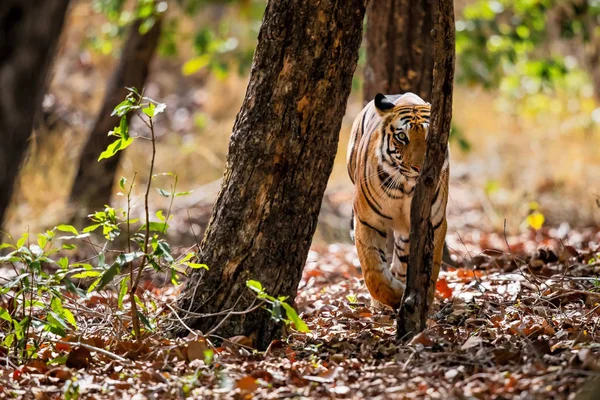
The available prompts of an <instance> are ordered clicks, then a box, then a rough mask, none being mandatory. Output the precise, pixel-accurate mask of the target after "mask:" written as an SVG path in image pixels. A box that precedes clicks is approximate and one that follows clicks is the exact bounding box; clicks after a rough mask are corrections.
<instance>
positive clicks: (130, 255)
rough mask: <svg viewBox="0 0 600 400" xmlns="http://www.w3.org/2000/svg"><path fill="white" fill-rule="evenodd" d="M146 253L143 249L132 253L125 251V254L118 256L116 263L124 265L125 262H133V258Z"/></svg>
mask: <svg viewBox="0 0 600 400" xmlns="http://www.w3.org/2000/svg"><path fill="white" fill-rule="evenodd" d="M143 255H144V253H143V252H141V251H134V252H131V253H125V254H119V257H117V259H116V260H115V264H118V265H119V266H120V267H122V266H123V265H125V264H128V263H130V262H132V261H133V260H135V259H136V258H140V257H142V256H143Z"/></svg>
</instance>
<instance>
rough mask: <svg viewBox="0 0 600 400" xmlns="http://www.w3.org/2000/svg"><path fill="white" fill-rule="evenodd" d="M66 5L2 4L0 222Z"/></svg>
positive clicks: (61, 1) (23, 0)
mask: <svg viewBox="0 0 600 400" xmlns="http://www.w3.org/2000/svg"><path fill="white" fill-rule="evenodd" d="M68 5H69V0H55V1H43V0H38V1H36V0H3V3H2V7H0V138H1V139H2V140H1V141H0V226H1V225H2V223H3V221H4V214H5V212H6V209H7V208H8V205H9V203H10V198H11V196H12V193H13V189H14V184H15V180H16V178H17V174H18V172H19V167H20V166H21V163H22V161H23V159H24V157H25V153H26V151H27V146H28V144H27V141H28V140H29V137H30V136H31V131H32V128H33V121H34V117H35V115H36V113H37V112H38V110H39V108H40V105H41V103H42V97H43V95H44V88H45V83H46V79H47V76H48V71H49V70H50V65H51V61H52V58H53V56H54V51H55V49H56V45H57V43H58V39H59V37H60V32H61V30H62V27H63V22H64V19H65V14H66V12H67V8H68Z"/></svg>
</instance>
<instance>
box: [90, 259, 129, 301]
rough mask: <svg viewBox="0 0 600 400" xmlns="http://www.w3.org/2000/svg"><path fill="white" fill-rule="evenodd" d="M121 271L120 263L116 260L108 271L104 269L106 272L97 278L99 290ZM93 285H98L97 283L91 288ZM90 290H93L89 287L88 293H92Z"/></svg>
mask: <svg viewBox="0 0 600 400" xmlns="http://www.w3.org/2000/svg"><path fill="white" fill-rule="evenodd" d="M119 257H120V256H119ZM119 272H121V268H120V265H119V264H118V263H116V262H115V263H114V264H113V265H111V266H110V267H109V268H108V269H107V270H106V271H104V273H103V274H102V276H100V278H98V280H97V282H98V283H97V286H98V289H97V290H102V289H103V288H104V287H105V286H106V285H108V284H109V283H111V282H112V280H113V279H115V276H117V274H118V273H119ZM92 287H96V286H95V285H92V286H90V288H92ZM90 292H91V290H90V289H88V293H90Z"/></svg>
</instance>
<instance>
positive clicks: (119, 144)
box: [98, 137, 133, 161]
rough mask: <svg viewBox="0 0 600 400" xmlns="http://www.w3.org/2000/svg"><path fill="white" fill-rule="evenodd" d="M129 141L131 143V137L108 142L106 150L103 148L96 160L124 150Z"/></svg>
mask: <svg viewBox="0 0 600 400" xmlns="http://www.w3.org/2000/svg"><path fill="white" fill-rule="evenodd" d="M131 143H133V138H132V137H130V138H128V139H123V138H119V139H117V140H115V141H114V142H112V143H111V144H109V145H108V147H107V148H106V150H104V151H103V152H102V153H101V154H100V157H98V161H100V160H102V159H105V158H110V157H112V156H114V155H115V154H116V153H117V152H118V151H120V150H125V149H126V148H127V147H129V145H130V144H131Z"/></svg>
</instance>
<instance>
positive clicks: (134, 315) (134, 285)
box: [129, 117, 156, 340]
mask: <svg viewBox="0 0 600 400" xmlns="http://www.w3.org/2000/svg"><path fill="white" fill-rule="evenodd" d="M149 120H150V122H149V125H148V126H149V128H150V134H151V135H152V138H151V139H152V158H151V160H150V173H149V175H148V184H147V185H146V193H145V194H144V211H145V212H146V235H145V237H144V245H143V250H144V256H143V257H142V261H141V263H140V267H139V269H138V274H137V276H136V278H135V282H132V285H131V290H130V291H129V296H130V298H131V299H130V301H131V319H132V322H133V330H134V332H135V337H136V339H137V340H140V335H141V331H140V320H139V318H138V315H137V305H136V304H135V292H136V290H137V288H138V285H139V283H140V280H141V279H142V272H144V265H145V264H146V260H147V254H146V253H147V251H148V241H149V237H150V206H149V201H148V198H149V197H150V188H151V186H152V175H153V174H154V159H155V157H156V137H155V135H154V123H153V122H152V118H151V117H150V118H149ZM132 268H133V264H132Z"/></svg>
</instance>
